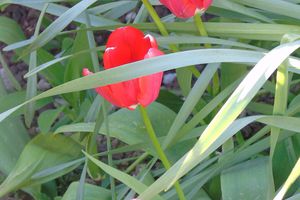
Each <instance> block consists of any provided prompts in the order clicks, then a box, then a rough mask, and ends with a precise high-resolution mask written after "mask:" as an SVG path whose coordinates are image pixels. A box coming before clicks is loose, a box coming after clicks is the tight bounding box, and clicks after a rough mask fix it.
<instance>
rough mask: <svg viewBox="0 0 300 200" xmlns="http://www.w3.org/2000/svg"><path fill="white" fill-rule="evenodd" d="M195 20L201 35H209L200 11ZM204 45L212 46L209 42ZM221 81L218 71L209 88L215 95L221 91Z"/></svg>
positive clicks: (206, 46)
mask: <svg viewBox="0 0 300 200" xmlns="http://www.w3.org/2000/svg"><path fill="white" fill-rule="evenodd" d="M194 22H195V24H196V26H197V29H198V31H199V33H200V36H204V37H208V33H207V31H206V28H205V26H204V24H203V22H202V19H201V15H200V14H199V13H196V14H195V16H194ZM204 47H205V48H212V46H211V44H209V43H206V44H204ZM219 82H220V80H219V76H218V73H215V75H214V76H213V80H212V88H209V89H208V90H209V91H210V93H211V94H212V95H213V96H216V95H217V94H218V93H219V85H220V84H219Z"/></svg>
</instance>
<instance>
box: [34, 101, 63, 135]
mask: <svg viewBox="0 0 300 200" xmlns="http://www.w3.org/2000/svg"><path fill="white" fill-rule="evenodd" d="M63 109H64V107H60V108H58V109H49V110H46V111H44V112H42V113H41V114H40V116H39V118H38V125H39V128H40V131H41V132H42V133H48V132H49V131H50V129H51V126H52V124H53V123H54V122H55V120H56V119H57V118H58V116H59V114H60V113H61V112H62V110H63Z"/></svg>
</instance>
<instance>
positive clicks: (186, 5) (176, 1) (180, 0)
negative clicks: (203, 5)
mask: <svg viewBox="0 0 300 200" xmlns="http://www.w3.org/2000/svg"><path fill="white" fill-rule="evenodd" d="M160 2H161V3H162V4H164V5H165V6H166V7H167V8H169V9H170V11H171V12H172V13H173V14H174V15H176V16H177V17H180V18H190V17H193V16H194V15H195V12H196V9H197V7H196V5H195V4H194V3H192V2H191V1H190V0H160Z"/></svg>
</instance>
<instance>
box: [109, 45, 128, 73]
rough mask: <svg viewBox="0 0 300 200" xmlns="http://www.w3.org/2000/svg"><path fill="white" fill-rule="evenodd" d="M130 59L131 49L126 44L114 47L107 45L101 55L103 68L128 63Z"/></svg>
mask: <svg viewBox="0 0 300 200" xmlns="http://www.w3.org/2000/svg"><path fill="white" fill-rule="evenodd" d="M131 60H132V55H131V51H130V49H129V48H128V46H127V45H124V44H120V45H118V46H116V47H109V48H107V49H106V50H105V52H104V55H103V62H104V68H105V69H110V68H114V67H118V66H120V65H124V64H127V63H130V62H131Z"/></svg>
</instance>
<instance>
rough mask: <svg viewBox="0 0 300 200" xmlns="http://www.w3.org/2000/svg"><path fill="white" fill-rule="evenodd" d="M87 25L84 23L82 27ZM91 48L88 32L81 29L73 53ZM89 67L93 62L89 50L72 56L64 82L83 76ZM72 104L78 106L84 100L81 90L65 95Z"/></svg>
mask: <svg viewBox="0 0 300 200" xmlns="http://www.w3.org/2000/svg"><path fill="white" fill-rule="evenodd" d="M83 27H85V26H84V25H82V26H81V28H83ZM88 49H89V42H88V37H87V33H86V32H85V31H80V32H78V33H77V35H76V38H75V41H74V44H73V48H72V52H71V53H72V54H75V53H77V52H80V51H84V50H88ZM85 67H88V68H90V69H92V67H93V63H92V59H91V55H90V53H89V52H86V53H83V54H81V55H80V56H76V57H72V58H70V59H69V61H68V65H67V67H66V70H65V78H64V82H67V81H70V80H73V79H76V78H80V77H81V76H82V69H83V68H85ZM64 96H65V97H66V98H67V99H68V101H69V102H70V104H71V105H72V106H73V107H75V108H76V107H77V106H78V105H80V101H81V100H82V98H81V96H82V95H80V92H73V93H71V94H66V95H64Z"/></svg>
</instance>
